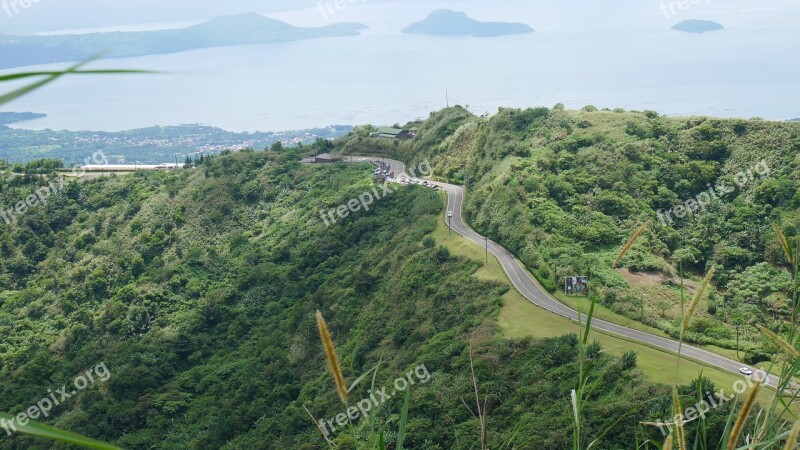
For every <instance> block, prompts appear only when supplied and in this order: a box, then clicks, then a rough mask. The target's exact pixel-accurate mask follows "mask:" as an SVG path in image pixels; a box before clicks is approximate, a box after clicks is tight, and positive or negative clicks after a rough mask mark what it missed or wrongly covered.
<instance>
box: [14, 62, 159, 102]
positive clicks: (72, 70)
mask: <svg viewBox="0 0 800 450" xmlns="http://www.w3.org/2000/svg"><path fill="white" fill-rule="evenodd" d="M96 59H97V57H94V58H90V59H87V60H86V61H82V62H79V63H77V64H75V65H73V66H71V67H68V68H67V69H65V70H62V71H49V72H22V73H12V74H8V75H3V76H0V82H8V81H17V80H21V79H23V78H31V77H45V78H44V79H43V80H39V81H36V82H34V83H31V84H28V85H25V86H23V87H21V88H18V89H15V90H13V91H11V92H8V93H6V94H3V95H0V105H3V104H5V103H9V102H11V101H13V100H16V99H18V98H20V97H22V96H23V95H27V94H30V93H31V92H33V91H35V90H37V89H39V88H42V87H44V86H46V85H48V84H50V83H52V82H54V81H56V80H58V79H59V78H61V77H63V76H64V75H118V74H143V73H154V72H150V71H146V70H80V69H81V67H83V66H85V65H87V64H89V63H90V62H92V61H94V60H96Z"/></svg>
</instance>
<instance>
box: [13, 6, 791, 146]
mask: <svg viewBox="0 0 800 450" xmlns="http://www.w3.org/2000/svg"><path fill="white" fill-rule="evenodd" d="M594 3H599V2H591V3H590V2H589V1H574V0H558V1H555V0H554V1H531V0H526V1H503V2H497V3H494V2H492V3H489V2H486V1H483V2H476V1H466V2H464V1H461V2H430V1H426V2H416V1H404V2H403V3H389V4H385V3H381V4H370V3H369V1H368V0H367V1H366V2H365V3H360V2H359V3H353V4H350V5H348V6H347V8H346V9H345V10H343V11H338V12H337V13H336V15H335V16H333V17H328V18H325V17H323V15H322V14H321V13H320V12H319V11H318V10H316V9H309V10H304V11H297V12H292V13H285V14H280V15H272V17H275V18H279V19H282V20H286V21H288V22H290V23H292V24H296V25H304V26H305V25H308V26H311V25H324V24H328V23H331V22H333V21H359V22H363V23H366V24H367V25H369V26H370V27H371V29H370V30H367V31H366V32H365V34H364V35H362V36H359V37H352V38H337V39H322V40H314V41H305V42H295V43H289V44H268V45H254V46H242V47H228V48H214V49H204V50H197V51H191V52H184V53H179V54H173V55H159V56H148V57H141V58H129V59H120V60H113V61H105V62H102V63H98V64H96V67H114V68H139V69H152V70H158V71H162V72H165V74H163V75H147V76H115V77H73V78H67V79H63V80H62V81H59V82H58V83H56V84H54V85H51V86H50V87H47V88H46V89H43V90H41V91H40V92H37V93H35V94H33V95H31V96H29V97H26V98H23V99H21V100H19V101H17V102H15V103H12V104H11V105H9V107H7V108H8V109H11V110H14V111H28V110H30V111H35V112H44V113H47V114H48V115H49V117H48V118H46V119H43V120H38V121H32V122H27V123H25V124H20V125H21V126H23V127H25V128H36V129H42V128H54V129H92V130H109V131H110V130H122V129H130V128H138V127H144V126H150V125H175V124H182V123H202V124H211V125H215V126H220V127H223V128H226V129H230V130H236V131H253V130H262V131H274V130H283V129H296V128H307V127H314V126H324V125H329V124H361V123H375V124H394V123H396V122H401V123H402V122H405V121H407V120H411V119H415V118H423V117H427V116H428V114H429V113H430V112H431V111H433V110H436V109H440V108H442V107H444V106H445V101H446V100H445V99H446V97H445V92H446V91H447V92H448V93H449V97H450V103H451V104H455V103H458V104H461V105H469V108H470V110H471V111H473V112H474V113H477V114H481V113H484V112H490V113H492V112H495V111H496V110H497V108H498V107H500V106H510V107H527V106H552V105H553V104H555V103H558V102H561V103H564V104H566V105H567V106H568V107H582V106H584V105H587V104H593V105H596V106H598V107H609V108H615V107H622V108H626V109H654V110H657V111H659V112H662V113H665V114H670V115H699V114H702V115H713V116H720V117H734V116H735V117H754V116H758V117H763V118H767V119H776V120H780V119H789V118H794V117H800V82H798V73H800V71H799V70H798V69H800V60H799V59H798V57H799V56H800V31H799V30H800V26H798V25H800V2H798V1H787V0H781V1H778V0H763V1H762V0H759V2H752V1H751V2H749V3H748V2H745V1H726V2H724V4H723V1H722V0H710V1H709V2H708V4H706V2H705V1H702V2H701V4H698V5H694V6H691V7H690V8H689V9H688V10H687V11H678V13H679V14H677V15H676V16H674V17H670V18H669V19H668V18H666V17H665V15H664V13H663V12H662V11H661V10H660V8H659V5H660V2H659V1H652V0H635V1H633V0H632V1H628V0H609V1H607V2H603V5H597V4H594ZM754 3H758V4H757V5H754ZM487 4H490V5H491V6H487ZM500 5H502V7H498V6H500ZM435 7H450V8H453V9H460V10H465V11H466V12H467V13H468V14H470V15H471V16H473V17H475V18H480V19H482V20H504V21H521V22H525V23H528V24H530V25H531V26H533V27H534V28H535V29H536V33H533V34H529V35H522V36H513V37H501V38H492V39H474V38H435V37H425V36H413V35H403V34H400V33H399V29H401V28H402V27H404V26H405V25H408V24H409V23H411V22H413V21H416V20H419V19H421V18H423V17H424V16H425V15H427V13H428V12H430V11H431V10H432V9H434V8H435ZM693 18H698V19H709V20H715V21H718V22H721V23H723V24H724V25H725V26H726V30H724V31H722V32H716V33H707V34H702V35H695V34H684V33H679V32H675V31H671V30H670V29H669V28H670V26H672V25H673V24H675V23H677V22H678V21H680V20H684V19H693ZM46 67H48V66H39V67H36V69H40V68H46Z"/></svg>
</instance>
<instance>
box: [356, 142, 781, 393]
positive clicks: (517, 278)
mask: <svg viewBox="0 0 800 450" xmlns="http://www.w3.org/2000/svg"><path fill="white" fill-rule="evenodd" d="M362 158H363V157H362ZM371 158H374V159H380V160H381V161H384V162H386V163H388V164H389V165H390V166H391V167H392V171H393V172H395V174H397V175H396V177H395V178H396V179H400V178H401V177H403V176H406V177H408V176H409V174H407V173H406V170H405V165H404V164H403V163H402V162H400V161H395V160H391V159H386V158H381V157H379V156H372V157H371ZM346 161H350V162H356V161H358V157H350V158H349V159H346ZM409 172H411V173H410V175H411V176H414V177H418V176H419V175H420V174H419V173H418V171H415V170H413V169H412V170H410V171H409ZM435 184H436V185H438V186H439V187H441V188H442V189H443V190H444V191H445V192H446V193H447V208H446V210H445V214H444V220H445V222H447V221H448V217H447V214H448V212H452V217H451V218H450V226H451V227H452V229H453V231H455V232H456V233H458V234H460V235H461V236H463V237H465V238H467V239H469V240H471V241H472V242H475V243H476V244H478V245H480V246H482V247H483V246H484V245H488V249H489V253H491V254H492V255H494V256H495V257H496V258H497V260H498V262H499V263H500V265H501V266H502V267H503V270H504V271H505V273H506V275H507V276H508V278H509V280H511V283H512V284H513V285H514V287H515V288H516V289H517V290H518V291H519V292H520V294H522V295H523V296H524V297H525V298H527V299H528V300H529V301H530V302H531V303H533V304H534V305H536V306H538V307H540V308H544V309H545V310H547V311H550V312H552V313H554V314H558V315H559V316H561V317H565V318H567V319H569V320H572V321H577V320H578V313H577V311H575V310H574V309H572V308H570V307H568V306H566V305H565V304H563V303H561V302H560V301H558V300H556V299H555V298H553V297H552V296H550V294H548V293H547V292H545V291H544V289H542V288H541V287H540V286H539V284H538V283H537V282H536V281H535V280H534V279H533V277H531V275H530V274H529V273H528V271H527V270H526V269H525V267H524V265H523V264H522V262H520V261H519V260H517V259H516V257H514V255H512V254H511V252H509V251H508V250H506V249H505V248H503V247H502V246H500V245H499V244H497V243H496V242H493V241H492V240H491V239H489V240H484V237H483V236H481V235H480V234H478V233H476V232H475V231H474V230H472V229H471V228H470V227H469V226H468V225H467V224H466V223H465V222H464V219H463V217H462V210H463V204H464V189H463V188H462V187H461V186H456V185H453V184H447V183H440V182H436V183H435ZM583 318H584V320H585V315H584V317H583ZM592 328H594V329H597V330H599V331H602V332H604V333H608V334H612V335H617V336H620V337H622V338H624V339H629V340H632V341H636V342H641V343H644V344H647V345H650V346H652V347H657V348H660V349H663V350H666V351H668V352H672V353H674V354H677V353H678V346H679V344H678V342H677V341H674V340H672V339H667V338H664V337H661V336H655V335H653V334H650V333H647V332H644V331H639V330H634V329H631V328H628V327H625V326H622V325H617V324H615V323H611V322H608V321H605V320H601V319H597V318H594V319H593V320H592ZM680 351H681V355H683V356H685V357H687V358H690V359H694V360H697V361H700V362H702V363H703V364H706V365H709V366H713V367H716V368H719V369H722V370H725V371H728V372H731V373H734V374H737V375H741V374H740V372H739V369H740V368H742V367H747V366H745V365H743V364H742V363H740V362H738V361H735V360H732V359H730V358H726V357H724V356H721V355H717V354H716V353H712V352H709V351H707V350H703V349H699V348H697V347H692V346H691V345H686V344H683V345H681V347H680ZM751 369H752V370H753V371H754V372H756V371H758V370H760V369H758V368H756V367H751ZM765 384H767V385H769V386H771V387H773V388H777V377H775V376H774V375H770V376H769V378H768V379H767V382H766V383H765Z"/></svg>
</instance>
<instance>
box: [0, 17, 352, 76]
mask: <svg viewBox="0 0 800 450" xmlns="http://www.w3.org/2000/svg"><path fill="white" fill-rule="evenodd" d="M366 28H367V26H366V25H363V24H360V23H338V24H333V25H329V26H325V27H320V28H301V27H295V26H293V25H289V24H288V23H286V22H282V21H280V20H274V19H270V18H267V17H264V16H261V15H259V14H253V13H250V14H243V15H235V16H224V17H218V18H216V19H212V20H210V21H208V22H203V23H201V24H197V25H193V26H190V27H188V28H182V29H174V30H156V31H138V32H108V33H90V34H80V35H75V34H65V35H54V36H33V35H2V34H0V69H8V68H12V67H20V66H29V65H34V64H48V63H58V62H67V61H82V60H85V59H88V58H90V57H92V56H94V55H97V54H99V53H104V55H105V57H107V58H126V57H133V56H144V55H155V54H163V53H176V52H182V51H186V50H194V49H198V48H207V47H222V46H230V45H245V44H263V43H270V42H290V41H299V40H304V39H317V38H326V37H342V36H357V35H358V34H359V31H360V30H363V29H366Z"/></svg>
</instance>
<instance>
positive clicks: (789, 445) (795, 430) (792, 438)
mask: <svg viewBox="0 0 800 450" xmlns="http://www.w3.org/2000/svg"><path fill="white" fill-rule="evenodd" d="M798 434H800V420H797V421H795V423H794V425H793V426H792V431H790V432H789V438H787V439H786V446H785V447H783V450H792V449H793V448H794V445H795V444H796V443H797V435H798Z"/></svg>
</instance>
